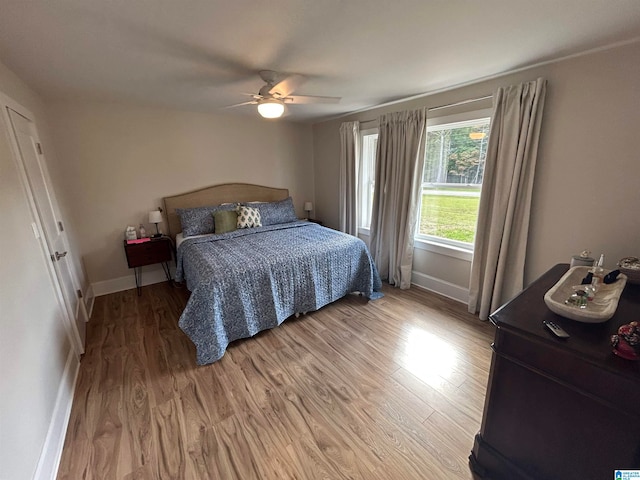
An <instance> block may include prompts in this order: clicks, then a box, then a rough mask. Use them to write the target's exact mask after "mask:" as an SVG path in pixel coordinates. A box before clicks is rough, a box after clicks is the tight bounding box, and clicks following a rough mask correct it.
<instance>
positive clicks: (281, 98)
mask: <svg viewBox="0 0 640 480" xmlns="http://www.w3.org/2000/svg"><path fill="white" fill-rule="evenodd" d="M259 73H260V78H262V80H263V81H264V82H266V85H264V86H263V87H262V88H261V89H260V91H259V92H258V93H257V94H252V93H245V94H243V95H249V96H250V97H253V100H251V101H249V102H242V103H237V104H235V105H229V106H228V107H225V108H234V107H240V106H242V105H258V113H259V114H260V115H262V116H263V117H264V118H279V117H281V116H282V114H283V113H284V106H285V104H287V105H288V104H291V105H296V104H305V103H338V102H339V101H340V98H339V97H317V96H309V95H291V94H292V93H293V92H294V91H295V90H296V88H298V87H299V86H300V85H302V83H304V81H305V80H306V78H305V77H304V76H302V75H298V74H291V75H281V74H279V73H278V72H274V71H273V70H262V71H260V72H259Z"/></svg>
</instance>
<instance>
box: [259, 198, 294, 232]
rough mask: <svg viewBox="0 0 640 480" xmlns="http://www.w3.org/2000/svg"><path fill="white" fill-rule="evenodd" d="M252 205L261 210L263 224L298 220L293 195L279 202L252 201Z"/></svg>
mask: <svg viewBox="0 0 640 480" xmlns="http://www.w3.org/2000/svg"><path fill="white" fill-rule="evenodd" d="M251 206H252V207H256V208H257V209H258V210H260V218H261V219H262V225H277V224H280V223H289V222H295V221H296V220H298V216H297V215H296V211H295V208H293V199H292V198H291V197H288V198H286V199H284V200H280V201H279V202H256V203H252V204H251Z"/></svg>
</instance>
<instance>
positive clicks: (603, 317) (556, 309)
mask: <svg viewBox="0 0 640 480" xmlns="http://www.w3.org/2000/svg"><path fill="white" fill-rule="evenodd" d="M589 270H591V267H573V268H570V269H569V271H568V272H567V273H565V274H564V275H563V276H562V278H561V279H560V280H559V281H558V283H556V284H555V285H554V286H553V287H551V289H550V290H549V291H548V292H547V293H545V295H544V303H546V304H547V307H549V310H551V311H552V312H553V313H557V314H558V315H560V316H563V317H566V318H570V319H571V320H576V321H577V322H584V323H602V322H606V321H607V320H609V319H610V318H611V317H613V314H614V313H616V308H618V300H620V295H622V291H623V290H624V286H625V285H626V284H627V276H626V275H624V274H623V273H621V274H620V275H618V279H617V280H616V281H615V282H613V283H611V284H609V285H606V284H600V286H599V288H598V291H597V292H596V294H595V296H594V298H593V300H589V301H588V302H587V306H586V308H580V307H578V306H576V305H568V304H567V303H566V300H567V299H568V298H569V297H571V295H572V294H574V293H575V291H576V289H575V288H574V287H576V286H578V285H580V282H581V281H582V279H583V278H584V277H586V276H587V273H589ZM610 271H611V270H606V269H605V270H604V274H605V275H606V274H607V273H609V272H610ZM585 286H586V285H585Z"/></svg>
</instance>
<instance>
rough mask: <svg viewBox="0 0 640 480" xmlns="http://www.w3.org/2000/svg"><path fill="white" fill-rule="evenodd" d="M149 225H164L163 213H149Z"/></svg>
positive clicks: (156, 211)
mask: <svg viewBox="0 0 640 480" xmlns="http://www.w3.org/2000/svg"><path fill="white" fill-rule="evenodd" d="M149 223H162V212H161V211H160V210H154V211H153V212H149Z"/></svg>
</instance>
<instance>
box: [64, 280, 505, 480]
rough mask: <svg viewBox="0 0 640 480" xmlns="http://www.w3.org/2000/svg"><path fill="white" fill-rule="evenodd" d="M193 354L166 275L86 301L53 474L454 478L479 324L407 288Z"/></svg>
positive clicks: (467, 437) (467, 446)
mask: <svg viewBox="0 0 640 480" xmlns="http://www.w3.org/2000/svg"><path fill="white" fill-rule="evenodd" d="M384 293H385V297H384V298H382V299H381V300H377V301H374V302H367V301H366V300H365V299H363V298H362V297H358V296H355V295H353V296H348V297H346V298H344V299H342V300H340V301H338V302H336V303H334V304H332V305H329V306H327V307H325V308H323V309H321V310H319V311H317V312H313V313H311V314H308V315H306V316H302V317H300V318H299V319H289V320H287V321H286V322H285V323H283V324H282V325H281V326H280V327H278V328H276V329H274V330H270V331H267V332H262V333H260V334H258V335H256V336H255V337H253V338H251V339H247V340H241V341H237V342H234V343H232V344H231V345H230V346H229V348H228V350H227V353H226V354H225V356H224V357H223V358H222V359H221V360H219V361H218V362H216V363H214V364H212V365H207V366H204V367H200V366H197V365H196V364H195V348H194V347H193V345H192V343H191V342H190V340H189V339H188V338H187V337H186V336H185V335H184V334H183V333H182V332H181V331H180V329H179V328H178V326H177V319H178V317H179V316H180V313H181V311H182V309H183V307H184V304H185V303H186V301H187V298H188V293H187V292H186V291H185V290H183V289H176V288H173V287H171V286H170V285H169V284H168V283H165V284H156V285H151V286H148V287H144V288H143V289H142V296H140V297H138V296H137V295H136V291H135V290H129V291H126V292H120V293H115V294H111V295H107V296H103V297H99V298H97V299H96V303H95V307H94V312H93V316H92V318H91V321H90V322H89V324H88V329H87V351H86V354H85V355H84V357H83V359H82V363H81V366H80V375H79V378H78V383H77V387H76V392H75V398H74V403H73V408H72V411H71V419H70V423H69V427H68V431H67V437H66V441H65V446H64V450H63V454H62V460H61V464H60V469H59V472H58V478H59V479H70V480H76V479H102V478H104V479H126V480H133V479H174V478H175V479H183V478H184V479H225V480H226V479H242V480H246V479H320V478H322V479H332V480H333V479H360V478H361V479H393V480H401V479H445V478H447V479H451V478H461V479H470V478H472V477H471V473H470V471H469V468H468V465H467V457H468V455H469V452H470V450H471V447H472V444H473V436H474V435H475V433H477V431H478V429H479V426H480V420H481V416H482V408H483V404H484V394H485V387H486V382H487V378H488V374H489V365H490V357H491V350H490V346H489V345H490V343H491V341H492V339H493V327H492V326H491V325H490V324H488V323H483V322H480V321H479V320H478V319H477V318H476V317H473V316H471V315H469V314H467V313H466V307H465V306H464V305H461V304H458V303H456V302H454V301H451V300H448V299H446V298H443V297H439V296H437V295H434V294H431V293H428V292H425V291H422V290H419V289H417V288H412V289H411V290H409V291H401V290H397V289H394V288H390V287H385V290H384Z"/></svg>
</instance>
